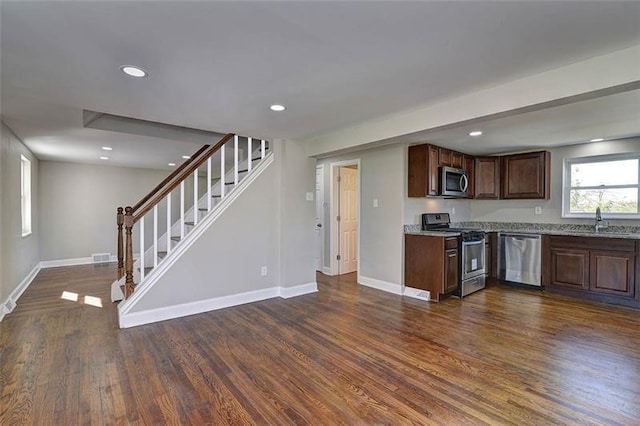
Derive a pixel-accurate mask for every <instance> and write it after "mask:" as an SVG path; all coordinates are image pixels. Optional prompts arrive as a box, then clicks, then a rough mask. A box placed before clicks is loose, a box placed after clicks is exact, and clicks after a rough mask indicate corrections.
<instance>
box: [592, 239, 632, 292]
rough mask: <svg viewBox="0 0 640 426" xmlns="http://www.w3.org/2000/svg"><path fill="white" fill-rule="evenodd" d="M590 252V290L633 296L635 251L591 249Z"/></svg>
mask: <svg viewBox="0 0 640 426" xmlns="http://www.w3.org/2000/svg"><path fill="white" fill-rule="evenodd" d="M590 254H591V256H590V266H591V271H590V272H591V279H590V281H589V284H590V286H589V289H590V290H591V291H594V292H598V293H607V294H616V295H619V296H628V297H633V296H634V287H635V266H636V264H635V261H636V259H635V253H628V252H617V251H611V250H591V252H590Z"/></svg>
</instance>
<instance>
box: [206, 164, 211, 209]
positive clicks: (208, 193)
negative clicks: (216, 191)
mask: <svg viewBox="0 0 640 426" xmlns="http://www.w3.org/2000/svg"><path fill="white" fill-rule="evenodd" d="M210 211H211V157H209V159H208V160H207V213H208V212H210Z"/></svg>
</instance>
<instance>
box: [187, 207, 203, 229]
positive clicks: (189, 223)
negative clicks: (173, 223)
mask: <svg viewBox="0 0 640 426" xmlns="http://www.w3.org/2000/svg"><path fill="white" fill-rule="evenodd" d="M205 210H206V209H205ZM184 224H185V225H187V226H196V224H195V223H194V222H185V223H184Z"/></svg>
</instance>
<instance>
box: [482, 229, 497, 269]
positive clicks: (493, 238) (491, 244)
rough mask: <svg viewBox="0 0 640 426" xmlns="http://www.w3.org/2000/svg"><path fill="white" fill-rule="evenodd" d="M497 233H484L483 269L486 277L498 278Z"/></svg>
mask: <svg viewBox="0 0 640 426" xmlns="http://www.w3.org/2000/svg"><path fill="white" fill-rule="evenodd" d="M497 263H498V233H497V232H487V233H485V240H484V267H485V270H486V276H487V277H490V278H498V265H497Z"/></svg>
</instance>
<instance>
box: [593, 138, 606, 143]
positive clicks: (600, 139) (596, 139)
mask: <svg viewBox="0 0 640 426" xmlns="http://www.w3.org/2000/svg"><path fill="white" fill-rule="evenodd" d="M603 140H604V138H595V139H591V140H590V141H589V142H602V141H603Z"/></svg>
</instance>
